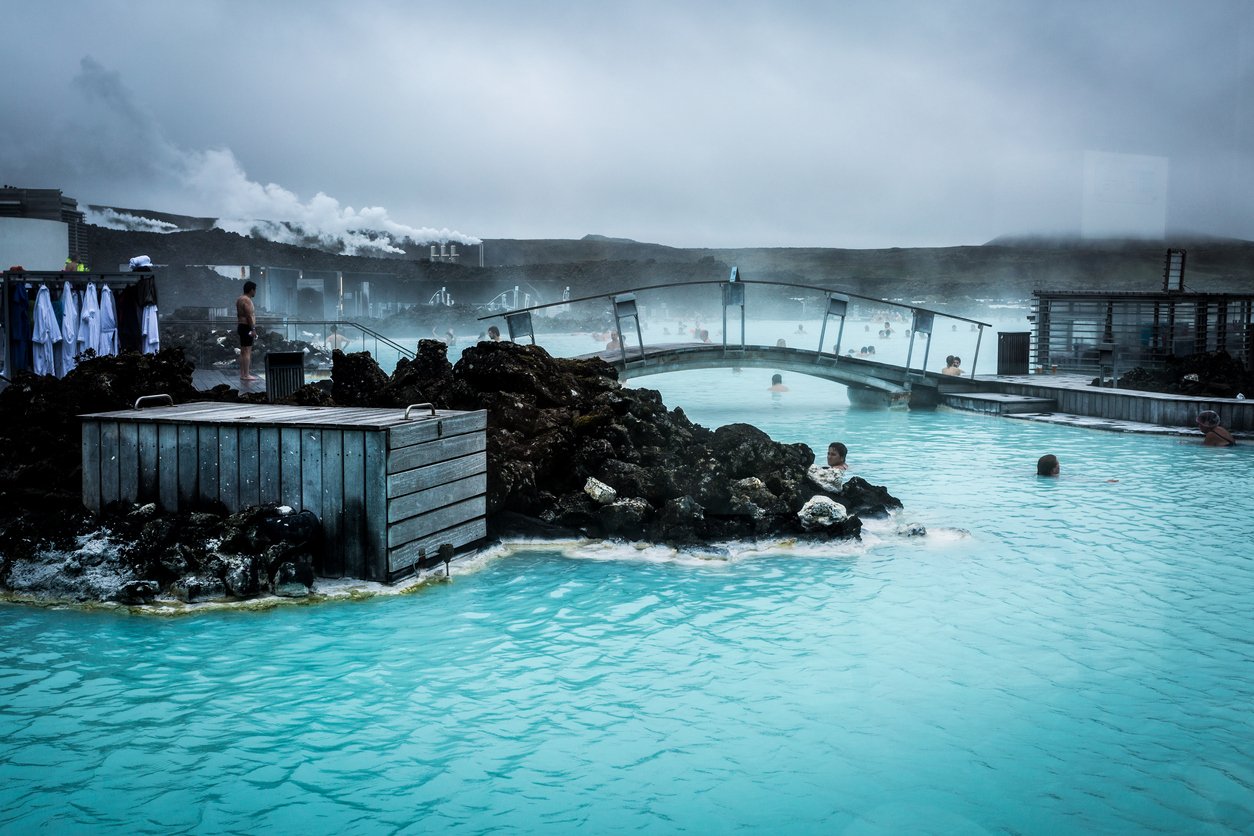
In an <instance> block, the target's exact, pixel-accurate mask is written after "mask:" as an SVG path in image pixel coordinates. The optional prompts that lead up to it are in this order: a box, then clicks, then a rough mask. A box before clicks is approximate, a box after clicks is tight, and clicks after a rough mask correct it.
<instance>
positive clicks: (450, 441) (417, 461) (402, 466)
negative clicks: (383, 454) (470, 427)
mask: <svg viewBox="0 0 1254 836" xmlns="http://www.w3.org/2000/svg"><path fill="white" fill-rule="evenodd" d="M487 444H488V436H487V433H484V432H482V431H476V432H469V433H463V434H462V435H452V436H445V437H444V438H442V439H440V443H438V444H432V443H430V442H428V443H426V444H409V445H406V446H404V447H398V448H393V450H392V451H391V453H389V454H388V473H399V472H400V471H402V470H412V469H413V468H415V467H423V466H424V465H428V464H435V463H436V462H440V461H444V460H445V459H456V458H459V457H460V456H466V455H469V454H471V453H479V452H481V451H483V450H484V449H486V448H487Z"/></svg>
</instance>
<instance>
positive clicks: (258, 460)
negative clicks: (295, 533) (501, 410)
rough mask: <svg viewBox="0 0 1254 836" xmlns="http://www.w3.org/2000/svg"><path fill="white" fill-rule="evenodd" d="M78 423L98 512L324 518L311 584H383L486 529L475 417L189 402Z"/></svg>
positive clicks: (86, 487)
mask: <svg viewBox="0 0 1254 836" xmlns="http://www.w3.org/2000/svg"><path fill="white" fill-rule="evenodd" d="M162 397H164V396H162ZM140 400H141V401H144V400H146V399H144V398H141V399H140ZM80 417H81V419H82V426H83V449H82V452H83V504H84V505H85V506H86V507H87V508H88V509H90V510H91V511H93V512H96V513H99V512H100V510H101V509H102V508H104V507H105V506H106V505H108V504H109V503H111V502H116V501H122V502H155V503H156V504H157V505H158V507H160V508H161V509H162V510H164V511H178V510H181V509H188V508H196V507H205V506H209V505H212V504H214V503H218V502H220V503H221V504H222V505H223V506H225V508H226V509H227V510H228V511H230V512H235V511H238V510H240V509H242V508H247V507H249V506H253V505H263V504H267V503H277V504H280V505H288V506H291V507H292V508H294V509H297V510H308V511H312V512H313V513H314V514H315V515H317V517H318V519H319V520H321V521H322V528H323V533H324V537H325V548H324V557H323V564H322V566H320V567H316V568H317V569H318V571H319V573H320V574H321V575H323V576H326V577H351V578H364V579H367V580H376V581H384V582H391V581H393V580H396V579H398V578H400V577H403V576H405V575H407V574H410V573H411V572H412V571H413V570H414V567H415V566H416V565H417V564H418V563H419V562H421V561H422V560H424V559H430V558H433V557H434V556H435V554H436V552H437V551H438V549H439V547H440V546H441V545H443V544H445V543H447V544H450V545H452V546H453V547H455V548H461V547H463V546H468V545H472V544H475V543H477V542H479V541H482V540H483V539H484V538H485V537H486V534H487V527H486V520H485V510H486V502H485V493H486V490H487V453H486V452H485V449H486V435H485V429H486V426H487V413H486V412H484V411H482V410H479V411H476V412H454V411H448V410H437V409H435V408H433V407H431V406H430V405H428V404H418V405H415V406H411V407H409V408H408V409H404V410H402V409H357V408H346V407H300V406H277V405H265V404H219V403H188V404H181V405H178V406H172V405H168V406H157V407H154V408H149V409H138V408H137V409H129V410H120V411H116V412H98V413H92V414H89V415H83V416H80Z"/></svg>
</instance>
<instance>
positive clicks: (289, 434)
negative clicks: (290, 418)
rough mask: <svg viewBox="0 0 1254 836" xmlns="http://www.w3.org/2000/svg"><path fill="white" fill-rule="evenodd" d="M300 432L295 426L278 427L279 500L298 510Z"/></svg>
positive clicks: (299, 507)
mask: <svg viewBox="0 0 1254 836" xmlns="http://www.w3.org/2000/svg"><path fill="white" fill-rule="evenodd" d="M300 433H301V431H300V430H299V429H297V428H296V427H280V428H279V501H280V502H282V503H283V504H284V505H287V506H290V507H292V508H295V509H296V510H298V511H299V510H300V509H301V506H300V490H301V476H300Z"/></svg>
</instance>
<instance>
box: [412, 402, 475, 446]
mask: <svg viewBox="0 0 1254 836" xmlns="http://www.w3.org/2000/svg"><path fill="white" fill-rule="evenodd" d="M413 414H414V415H415V416H416V415H418V414H419V413H418V412H417V411H415V412H414V413H413ZM487 425H488V413H487V411H486V410H483V409H479V410H475V411H474V412H454V413H448V412H446V413H444V414H443V415H437V416H436V417H435V418H427V419H425V420H424V419H421V418H415V419H414V420H412V421H408V422H404V423H403V424H401V425H399V426H395V427H392V430H391V432H390V433H388V443H389V444H390V445H391V446H392V448H393V449H396V448H397V447H407V446H409V445H410V444H421V443H423V442H425V441H430V440H431V439H433V438H442V437H444V436H446V435H461V434H462V433H468V432H475V431H477V430H482V429H484V428H485V427H487Z"/></svg>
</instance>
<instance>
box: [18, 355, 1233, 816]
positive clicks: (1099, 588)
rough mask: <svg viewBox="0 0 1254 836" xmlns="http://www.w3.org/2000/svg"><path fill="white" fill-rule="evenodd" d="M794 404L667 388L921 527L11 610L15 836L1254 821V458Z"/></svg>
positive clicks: (546, 545) (568, 547)
mask: <svg viewBox="0 0 1254 836" xmlns="http://www.w3.org/2000/svg"><path fill="white" fill-rule="evenodd" d="M747 374H748V372H746V375H747ZM738 381H744V382H743V384H742V383H739V382H738ZM790 383H792V381H790ZM796 383H797V385H796V386H794V388H793V391H792V392H790V393H786V394H788V395H792V394H800V395H801V396H802V397H799V398H787V397H785V398H782V399H771V398H770V397H769V395H768V393H766V392H765V391H764V386H765V384H763V383H762V382H761V381H758V380H753V379H750V378H748V377H745V376H741V377H740V378H736V377H735V376H733V375H731V374H730V373H728V372H717V373H714V372H712V373H709V374H708V375H707V374H702V375H696V376H693V375H686V376H685V375H679V376H664V377H662V378H648V379H645V380H643V381H640V384H641V385H649V386H653V387H656V388H659V389H661V390H662V391H663V394H664V397H665V400H666V402H667V403H668V404H669V405H672V406H674V405H682V406H684V408H685V410H686V411H687V412H688V413H689V415H690V416H691V417H692V418H693V420H696V421H698V422H701V423H704V424H706V425H707V426H712V425H716V424H718V423H723V422H725V421H728V420H736V421H747V422H749V423H754V424H757V425H758V426H761V427H762V428H764V429H766V430H767V431H768V432H770V433H771V434H772V436H774V437H776V438H778V439H780V440H783V441H790V442H800V443H805V444H809V445H810V446H811V447H813V448H814V449H815V451H816V452H821V451H822V450H823V449H824V448H825V446H826V444H827V442H828V441H831V440H834V439H840V440H843V441H845V442H846V443H847V444H848V445H849V447H850V462H851V467H852V468H853V470H852V472H853V473H855V474H857V475H861V476H863V477H865V478H867V479H868V480H869V481H871V482H873V483H876V484H884V485H886V486H888V487H889V489H890V491H891V492H892V493H893V494H894V495H896V496H898V497H899V498H901V499H902V501H903V502H904V503H905V511H904V512H903V513H902V514H901V515H899V517H898V518H896V519H890V520H868V521H866V525H865V529H864V537H863V540H862V542H861V543H854V544H840V545H837V546H835V547H832V548H830V549H829V548H821V547H820V548H816V547H812V546H806V547H802V546H798V545H796V544H788V543H773V544H767V545H761V546H757V545H749V544H711V545H710V546H709V548H708V549H704V550H700V549H699V550H695V551H691V552H689V551H682V550H673V549H667V548H662V547H652V546H650V547H640V546H637V545H635V544H604V543H590V542H586V541H578V540H571V541H535V542H530V543H526V544H512V545H505V546H500V547H498V548H495V549H492V550H490V551H488V552H485V553H484V554H482V555H480V556H478V557H476V558H474V559H472V560H469V561H458V562H456V563H454V565H453V567H452V575H453V576H452V578H451V579H450V580H449V581H447V582H443V581H440V582H437V580H438V578H437V575H439V574H442V572H443V567H440V568H439V569H438V570H437V572H436V573H433V575H432V576H431V577H428V578H426V579H424V580H420V581H415V582H413V583H411V584H408V585H406V586H404V587H403V588H402V589H401V590H390V591H389V592H396V591H399V592H404V593H406V594H375V592H376V591H377V592H383V591H384V590H382V589H378V590H371V589H370V587H369V586H355V585H352V584H345V585H343V590H344V592H345V594H343V595H342V596H340V597H339V598H338V600H337V601H323V602H322V603H320V604H319V605H317V606H295V607H276V608H273V609H271V610H269V611H266V612H243V611H225V610H223V611H202V612H201V613H200V614H199V615H198V616H197V617H195V618H179V619H151V618H132V617H126V616H125V615H123V614H120V613H112V614H102V613H98V612H74V611H49V610H38V609H33V608H19V607H4V608H2V609H0V832H13V833H25V832H36V831H40V830H58V831H69V832H76V831H80V832H81V831H88V832H99V831H102V830H106V831H107V830H126V831H128V832H140V833H158V832H159V833H168V832H171V831H176V832H197V833H217V832H231V831H238V832H279V833H285V832H296V831H300V832H305V833H308V832H319V833H321V832H326V833H330V832H335V833H377V832H398V831H399V832H433V831H435V832H442V831H453V832H489V831H504V832H511V833H533V832H534V833H541V832H542V833H546V834H548V833H554V832H570V833H573V832H580V833H588V832H593V833H595V832H623V831H644V832H692V833H710V832H730V831H745V832H772V833H775V832H781V831H786V832H790V833H840V832H845V833H890V832H891V833H899V832H942V831H947V832H964V833H965V832H974V833H978V832H981V831H988V832H1001V833H1004V832H1019V833H1057V832H1094V833H1126V832H1147V831H1167V832H1188V833H1228V832H1241V831H1243V830H1246V829H1248V827H1249V823H1250V822H1251V821H1254V766H1251V762H1250V759H1249V755H1248V751H1249V741H1250V740H1254V715H1252V714H1251V712H1250V711H1249V706H1250V705H1252V704H1254V683H1252V681H1251V678H1250V676H1249V671H1250V670H1251V666H1252V664H1254V645H1252V644H1251V641H1250V638H1249V637H1250V636H1251V635H1254V610H1252V608H1251V607H1250V606H1249V599H1250V591H1251V589H1252V588H1254V554H1252V553H1251V549H1250V547H1249V544H1250V543H1251V542H1254V496H1252V494H1251V492H1250V491H1249V489H1248V486H1249V484H1251V481H1254V462H1252V459H1254V457H1252V456H1251V455H1250V448H1249V446H1248V445H1242V446H1239V447H1236V448H1231V449H1207V448H1202V447H1200V446H1199V445H1196V444H1182V443H1179V440H1177V439H1170V438H1163V437H1137V436H1130V435H1121V434H1111V433H1097V432H1088V431H1084V430H1079V429H1075V428H1067V427H1055V426H1049V425H1036V424H1027V423H1024V422H1018V421H1007V420H1003V419H995V418H987V417H983V416H974V415H966V414H960V413H954V412H949V411H946V410H940V411H938V412H935V413H909V412H895V411H894V412H863V411H857V410H851V409H850V408H849V407H848V406H847V402H845V401H843V400H842V399H841V398H839V397H838V396H837V395H836V394H835V393H838V391H839V387H831V389H830V390H829V392H830V393H833V397H832V398H830V399H828V401H827V402H823V398H822V394H823V392H822V389H821V387H817V385H816V387H817V388H813V389H812V388H811V384H810V383H807V382H803V381H800V380H798V381H796ZM822 385H823V386H826V385H827V384H822ZM816 402H817V403H818V404H819V405H818V406H817V407H816V406H814V404H815V403H816ZM1044 452H1053V453H1056V454H1057V455H1058V456H1059V458H1060V459H1061V461H1062V468H1063V474H1062V477H1061V478H1058V479H1042V478H1038V477H1036V476H1035V475H1033V474H1034V465H1035V460H1036V458H1037V456H1039V455H1040V454H1042V453H1044ZM1110 478H1116V479H1118V480H1119V481H1118V482H1107V481H1106V480H1107V479H1110ZM902 522H917V523H921V524H923V525H925V526H926V527H927V530H928V534H927V535H926V536H924V537H906V536H902V535H901V534H900V533H899V531H898V524H899V523H902ZM354 588H355V589H358V590H359V591H358V592H351V591H349V590H351V589H354ZM360 590H364V591H360ZM367 594H369V595H370V597H368V598H366V597H365V596H366V595H367ZM363 598H364V600H363Z"/></svg>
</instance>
